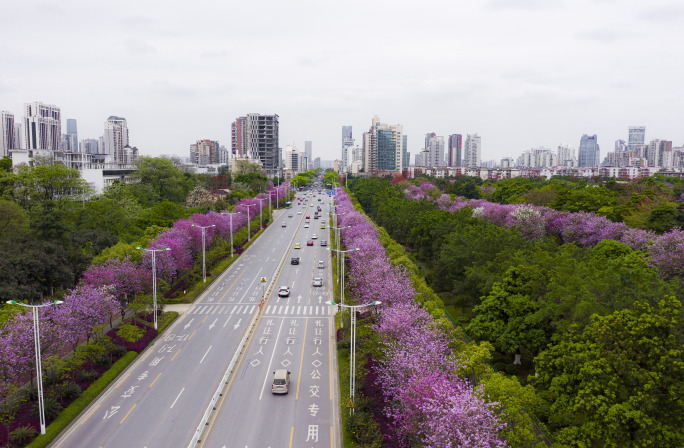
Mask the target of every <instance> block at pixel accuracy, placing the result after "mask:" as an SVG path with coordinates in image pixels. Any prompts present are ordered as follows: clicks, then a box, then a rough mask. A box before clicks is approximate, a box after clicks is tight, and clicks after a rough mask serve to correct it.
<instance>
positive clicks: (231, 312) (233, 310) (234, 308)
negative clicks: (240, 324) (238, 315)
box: [230, 306, 237, 314]
mask: <svg viewBox="0 0 684 448" xmlns="http://www.w3.org/2000/svg"><path fill="white" fill-rule="evenodd" d="M236 309H237V306H233V309H232V310H231V311H230V314H233V313H234V312H235V310H236Z"/></svg>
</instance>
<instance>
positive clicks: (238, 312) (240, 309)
mask: <svg viewBox="0 0 684 448" xmlns="http://www.w3.org/2000/svg"><path fill="white" fill-rule="evenodd" d="M241 312H242V305H240V308H239V309H238V310H237V313H236V314H240V313H241Z"/></svg>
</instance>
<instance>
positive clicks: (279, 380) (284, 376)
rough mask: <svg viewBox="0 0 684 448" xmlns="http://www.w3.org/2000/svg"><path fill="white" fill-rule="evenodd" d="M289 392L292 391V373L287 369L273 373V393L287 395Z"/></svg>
mask: <svg viewBox="0 0 684 448" xmlns="http://www.w3.org/2000/svg"><path fill="white" fill-rule="evenodd" d="M288 390H290V371H289V370H287V369H278V370H276V371H275V372H273V381H272V382H271V392H272V393H274V394H286V393H287V392H288Z"/></svg>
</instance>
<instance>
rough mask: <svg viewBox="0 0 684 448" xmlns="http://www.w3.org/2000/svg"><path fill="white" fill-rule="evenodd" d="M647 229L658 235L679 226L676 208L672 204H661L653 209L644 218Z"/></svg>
mask: <svg viewBox="0 0 684 448" xmlns="http://www.w3.org/2000/svg"><path fill="white" fill-rule="evenodd" d="M646 225H647V227H648V228H649V229H651V230H654V231H656V232H658V233H665V232H667V231H668V230H672V228H673V227H677V226H679V225H680V222H679V220H678V213H677V208H676V207H675V206H674V205H673V204H661V205H658V206H656V207H654V208H653V209H652V210H651V213H650V214H649V215H648V218H646Z"/></svg>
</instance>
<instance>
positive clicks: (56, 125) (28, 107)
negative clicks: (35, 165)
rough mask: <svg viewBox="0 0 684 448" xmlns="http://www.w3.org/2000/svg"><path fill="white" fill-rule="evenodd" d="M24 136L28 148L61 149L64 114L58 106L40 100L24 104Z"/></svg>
mask: <svg viewBox="0 0 684 448" xmlns="http://www.w3.org/2000/svg"><path fill="white" fill-rule="evenodd" d="M24 133H25V134H24V137H25V139H26V147H27V148H28V149H44V150H48V151H59V149H60V146H61V143H62V114H61V111H60V109H59V107H57V106H53V105H51V104H43V103H39V102H35V103H25V104H24Z"/></svg>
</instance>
